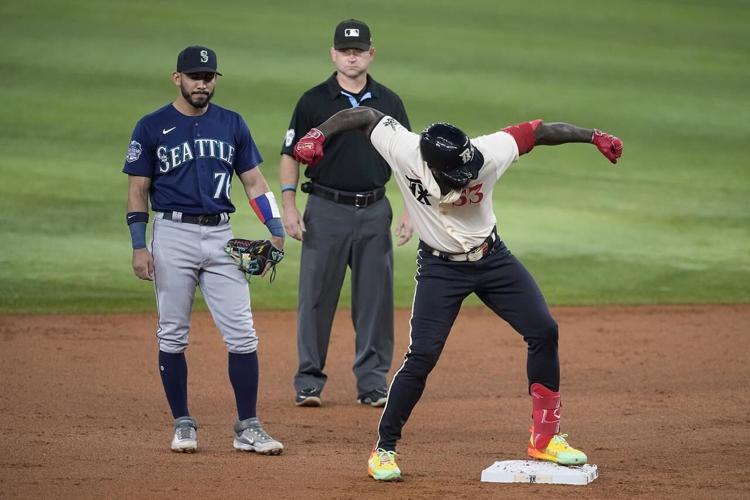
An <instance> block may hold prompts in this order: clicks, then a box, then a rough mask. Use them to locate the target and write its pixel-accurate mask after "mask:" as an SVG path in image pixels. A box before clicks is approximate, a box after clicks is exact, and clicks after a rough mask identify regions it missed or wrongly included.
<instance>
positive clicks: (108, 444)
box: [0, 305, 750, 500]
mask: <svg viewBox="0 0 750 500" xmlns="http://www.w3.org/2000/svg"><path fill="white" fill-rule="evenodd" d="M553 313H554V315H555V317H556V319H557V320H558V322H559V324H560V331H561V338H560V353H561V366H562V386H561V391H562V401H563V420H562V422H563V431H564V432H567V433H569V434H570V437H569V440H570V442H571V443H572V444H573V445H575V446H577V447H580V448H581V449H583V450H584V451H586V452H587V454H588V456H589V459H590V463H594V464H597V465H598V466H599V470H600V478H599V479H598V480H597V481H596V482H594V483H593V484H590V485H588V486H583V487H581V486H548V485H525V484H515V485H501V484H485V483H481V482H480V481H479V477H480V473H481V470H482V469H484V468H485V467H487V466H489V465H490V464H492V463H493V462H494V461H495V460H510V459H521V458H524V455H525V446H526V441H527V439H528V434H527V428H528V425H529V413H530V401H529V397H528V395H527V394H526V375H525V359H526V354H525V344H524V343H523V341H522V339H521V338H520V336H518V335H517V334H516V333H515V332H513V331H512V330H511V328H510V327H509V326H508V325H507V324H505V323H504V322H502V321H500V320H498V319H497V318H496V317H495V316H494V315H493V314H492V313H491V312H489V311H488V310H486V309H465V310H463V311H462V312H461V314H460V315H459V318H458V321H457V323H456V325H455V327H454V330H453V332H452V333H451V336H450V337H449V339H448V343H447V346H446V348H445V351H444V353H443V356H442V358H441V360H440V362H439V363H438V366H437V367H436V369H435V370H434V372H433V373H432V375H431V376H430V379H429V380H428V384H427V389H426V391H425V394H424V396H423V398H422V400H421V402H420V403H419V405H417V407H416V409H415V411H414V413H413V415H412V418H411V419H410V420H409V422H408V424H407V426H406V428H405V429H404V436H403V439H402V441H401V442H400V444H399V452H400V454H401V455H400V459H399V463H400V466H401V468H402V470H403V471H404V481H403V482H401V483H393V484H378V483H375V482H374V481H373V480H371V479H369V478H368V477H367V473H366V460H367V456H368V453H369V450H370V448H371V447H372V444H373V442H374V439H375V431H376V426H377V422H378V419H379V417H380V410H379V409H374V408H370V407H364V406H360V405H358V404H357V403H356V401H355V399H356V391H355V386H354V379H353V375H352V373H351V369H350V367H351V364H352V362H353V353H354V341H353V335H352V329H351V326H350V325H351V322H350V320H349V315H348V312H347V311H343V312H340V313H339V315H338V316H337V318H336V322H335V324H334V333H333V336H332V340H331V346H330V350H329V355H328V363H327V367H326V371H327V373H328V375H329V381H328V385H327V386H326V388H325V390H324V392H323V402H324V404H323V406H322V407H321V408H297V407H295V406H294V402H293V401H294V390H293V388H292V377H293V375H294V372H295V369H296V337H295V315H294V313H288V312H283V313H281V312H279V313H277V312H258V313H256V315H255V320H256V326H257V329H258V332H259V336H260V339H261V341H260V349H259V353H260V363H261V387H260V403H259V416H260V417H261V419H262V420H263V422H264V423H265V426H266V429H267V430H268V431H269V432H270V433H271V434H272V435H273V436H274V437H276V438H278V439H280V440H281V441H282V442H283V443H284V445H285V446H286V449H285V451H284V454H283V455H281V456H277V457H266V456H257V455H255V454H244V453H240V452H235V451H233V450H232V435H231V432H232V430H231V426H232V423H233V419H234V400H233V396H232V392H231V390H230V387H229V381H228V377H227V368H226V351H225V348H224V345H223V343H222V341H221V338H220V336H219V333H218V331H217V330H216V329H215V328H214V326H213V323H212V321H211V317H210V315H208V314H207V313H196V314H195V315H194V316H193V329H192V334H191V345H190V349H189V350H188V363H189V370H190V380H189V393H190V408H191V413H192V414H193V415H194V416H195V417H196V418H197V419H198V421H199V423H200V425H201V427H200V429H199V431H198V436H199V452H198V453H197V454H193V455H182V454H175V453H172V452H170V450H169V441H170V439H171V422H172V418H171V415H170V414H169V411H168V409H167V404H166V400H165V398H164V395H163V392H162V387H161V382H160V380H159V374H158V371H157V364H156V344H155V342H154V331H155V314H142V315H107V316H0V379H1V382H0V451H1V453H0V497H3V498H40V497H43V498H51V497H55V498H157V497H158V498H174V497H180V498H199V497H203V498H379V497H382V498H472V499H476V498H490V497H491V498H521V497H527V496H528V495H546V494H549V493H552V494H556V495H561V494H565V495H575V496H577V497H579V498H608V499H610V500H611V499H621V498H667V497H671V498H747V491H748V490H747V488H748V486H749V482H748V477H750V465H749V464H750V448H749V447H748V443H749V442H750V414H749V413H748V408H750V405H749V404H748V403H750V391H748V387H747V381H748V379H750V363H749V362H748V360H747V358H748V353H750V327H749V326H748V325H750V305H739V306H675V307H628V308H623V307H609V308H554V309H553ZM408 319H409V312H408V311H399V312H398V313H397V316H396V349H395V355H394V366H393V369H392V372H391V373H393V372H394V371H395V370H396V369H397V368H398V366H399V365H400V363H401V360H402V355H403V353H404V352H405V349H406V346H407V345H408V335H409V331H408ZM545 498H546V497H545ZM555 498H557V497H555Z"/></svg>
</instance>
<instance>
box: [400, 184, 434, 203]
mask: <svg viewBox="0 0 750 500" xmlns="http://www.w3.org/2000/svg"><path fill="white" fill-rule="evenodd" d="M406 180H407V181H409V191H411V194H412V195H414V198H415V199H416V200H417V201H418V202H419V203H421V204H422V205H428V206H432V204H431V203H430V200H428V199H427V198H428V197H429V196H430V193H429V192H428V191H427V190H426V189H425V187H424V185H423V184H422V181H421V180H420V179H412V178H411V177H406Z"/></svg>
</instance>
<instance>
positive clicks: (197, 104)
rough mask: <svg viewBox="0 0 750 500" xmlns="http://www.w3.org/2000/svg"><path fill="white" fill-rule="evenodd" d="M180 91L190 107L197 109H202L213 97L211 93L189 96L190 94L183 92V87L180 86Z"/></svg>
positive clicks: (196, 93)
mask: <svg viewBox="0 0 750 500" xmlns="http://www.w3.org/2000/svg"><path fill="white" fill-rule="evenodd" d="M180 91H181V92H182V97H184V98H185V100H186V101H187V102H188V103H190V105H191V106H193V107H194V108H197V109H202V108H205V107H206V106H208V102H209V101H210V100H211V98H212V97H213V96H214V93H213V92H205V93H204V92H193V93H192V94H190V92H188V91H187V90H185V87H184V86H182V85H180ZM196 97H197V99H196Z"/></svg>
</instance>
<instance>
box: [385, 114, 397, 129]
mask: <svg viewBox="0 0 750 500" xmlns="http://www.w3.org/2000/svg"><path fill="white" fill-rule="evenodd" d="M383 125H385V126H386V127H391V128H392V129H393V131H394V132H395V131H396V125H398V122H397V121H396V120H394V119H393V118H391V117H390V116H389V117H388V118H386V119H385V120H383Z"/></svg>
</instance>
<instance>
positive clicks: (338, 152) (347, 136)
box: [281, 73, 410, 191]
mask: <svg viewBox="0 0 750 500" xmlns="http://www.w3.org/2000/svg"><path fill="white" fill-rule="evenodd" d="M342 92H346V91H344V90H343V89H342V88H341V86H340V85H339V83H338V81H337V80H336V73H334V74H333V75H332V76H331V77H330V78H329V79H328V80H326V81H325V82H323V83H321V84H320V85H317V86H315V87H313V88H311V89H310V90H308V91H307V92H305V93H304V94H302V97H300V99H299V102H297V107H296V108H294V113H293V114H292V121H291V123H290V124H289V130H287V133H286V138H285V140H284V146H283V147H282V148H281V153H282V154H287V155H289V156H292V157H293V156H294V145H295V144H296V143H297V141H299V140H300V139H301V138H302V136H303V135H305V134H306V133H307V131H308V130H310V129H311V128H313V127H317V126H318V125H320V124H321V123H323V122H324V121H326V120H327V119H329V118H330V117H331V116H333V115H334V114H336V113H338V112H339V111H341V110H343V109H350V108H352V107H354V104H356V105H357V106H359V105H360V104H361V105H362V106H367V107H370V108H374V109H377V110H378V111H380V112H382V113H385V114H386V115H390V116H392V117H394V118H395V119H396V120H398V121H399V122H400V123H401V124H402V125H403V126H404V127H406V128H407V129H410V126H409V118H408V117H407V116H406V110H405V109H404V104H403V103H402V102H401V98H400V97H399V96H397V95H396V94H395V93H394V92H393V91H392V90H391V89H389V88H388V87H386V86H384V85H381V84H379V83H378V82H376V81H375V80H373V79H372V78H371V77H370V76H369V75H368V76H367V84H366V85H365V88H364V89H363V90H362V92H360V93H359V94H352V93H351V92H346V94H348V95H346V94H344V93H342ZM324 147H325V155H324V156H323V159H322V160H321V162H320V163H318V164H317V165H316V166H315V167H314V168H308V169H307V170H305V176H307V177H309V178H310V179H312V180H313V182H315V183H317V184H321V185H323V186H327V187H330V188H334V189H339V190H342V191H371V190H373V189H375V188H379V187H382V186H384V185H385V183H386V182H388V179H390V177H391V169H390V167H389V166H388V164H387V163H386V162H385V160H383V157H382V156H380V154H379V153H378V152H377V151H375V148H373V147H372V144H371V143H370V138H369V137H367V135H366V134H364V133H362V132H361V131H359V130H351V131H348V132H342V133H340V134H337V135H335V136H333V137H331V138H326V142H325V146H324Z"/></svg>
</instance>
